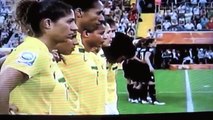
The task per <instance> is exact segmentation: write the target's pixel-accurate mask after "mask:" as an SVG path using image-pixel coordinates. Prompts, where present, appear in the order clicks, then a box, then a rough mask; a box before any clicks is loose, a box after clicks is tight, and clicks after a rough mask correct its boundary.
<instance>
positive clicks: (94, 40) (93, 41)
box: [88, 25, 105, 48]
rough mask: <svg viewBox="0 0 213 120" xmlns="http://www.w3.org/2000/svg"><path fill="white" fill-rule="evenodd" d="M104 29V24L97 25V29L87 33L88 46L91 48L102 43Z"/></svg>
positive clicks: (98, 46) (97, 46)
mask: <svg viewBox="0 0 213 120" xmlns="http://www.w3.org/2000/svg"><path fill="white" fill-rule="evenodd" d="M104 31H105V26H103V25H99V27H98V29H97V30H95V31H94V32H92V33H89V41H88V43H89V44H90V47H92V48H100V47H102V45H103V43H104V41H105V40H104V39H103V35H104Z"/></svg>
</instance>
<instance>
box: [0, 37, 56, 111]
mask: <svg viewBox="0 0 213 120" xmlns="http://www.w3.org/2000/svg"><path fill="white" fill-rule="evenodd" d="M52 58H53V57H52V54H50V52H49V50H48V48H47V47H46V45H45V44H44V43H43V42H41V41H40V40H38V39H36V38H33V37H26V38H25V41H24V42H23V43H22V44H20V45H19V46H18V47H17V48H16V49H15V50H13V52H12V53H11V54H10V55H8V57H7V59H6V61H5V62H4V64H3V68H2V70H3V69H4V68H6V67H10V68H14V69H16V70H19V71H21V72H23V73H25V74H27V75H28V76H29V80H27V81H26V82H25V83H22V84H21V85H18V86H17V87H16V88H14V90H13V91H12V92H11V93H10V99H9V102H10V104H15V105H16V106H17V107H18V109H19V112H20V113H25V114H50V113H51V105H50V103H51V102H50V95H51V93H52V92H53V90H54V88H55V86H56V84H57V82H56V81H55V80H54V76H53V72H52V62H53V60H52Z"/></svg>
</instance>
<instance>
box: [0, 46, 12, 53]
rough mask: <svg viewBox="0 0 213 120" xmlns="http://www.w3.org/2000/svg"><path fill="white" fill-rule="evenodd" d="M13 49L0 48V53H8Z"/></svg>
mask: <svg viewBox="0 0 213 120" xmlns="http://www.w3.org/2000/svg"><path fill="white" fill-rule="evenodd" d="M12 51H13V48H0V54H4V55H8V54H10V53H11V52H12Z"/></svg>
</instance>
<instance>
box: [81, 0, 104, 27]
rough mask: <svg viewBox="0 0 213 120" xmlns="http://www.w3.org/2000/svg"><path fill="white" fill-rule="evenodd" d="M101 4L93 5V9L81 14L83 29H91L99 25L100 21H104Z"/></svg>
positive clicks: (99, 2)
mask: <svg viewBox="0 0 213 120" xmlns="http://www.w3.org/2000/svg"><path fill="white" fill-rule="evenodd" d="M103 8H104V7H103V4H102V2H101V1H98V2H96V3H95V4H94V8H91V9H89V10H88V11H86V12H83V15H82V24H83V26H84V27H89V28H90V27H91V26H95V25H100V24H101V21H104V16H103Z"/></svg>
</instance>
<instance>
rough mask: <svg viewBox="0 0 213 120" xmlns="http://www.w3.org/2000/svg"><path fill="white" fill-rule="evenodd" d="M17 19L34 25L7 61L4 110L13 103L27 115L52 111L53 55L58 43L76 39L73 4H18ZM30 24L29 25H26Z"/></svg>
mask: <svg viewBox="0 0 213 120" xmlns="http://www.w3.org/2000/svg"><path fill="white" fill-rule="evenodd" d="M16 16H17V19H18V21H19V23H20V24H21V26H23V27H24V28H30V30H29V31H31V32H32V34H31V35H32V36H28V37H26V38H25V40H24V42H23V43H22V44H21V45H19V46H18V47H17V48H16V49H15V50H14V51H13V52H12V53H11V54H10V55H9V56H8V57H7V59H6V61H5V62H4V64H3V66H2V69H1V73H0V113H1V114H8V113H9V103H13V104H15V105H16V106H17V108H18V109H19V112H20V113H24V114H51V105H50V104H51V100H50V95H51V93H52V92H53V90H54V88H55V86H56V85H57V84H58V82H57V81H56V80H55V79H54V71H53V69H52V66H53V64H54V63H53V56H52V54H51V53H50V51H52V50H53V49H54V48H55V47H56V45H57V44H58V43H61V42H65V41H66V40H67V39H70V38H71V39H72V37H73V31H72V29H71V28H72V27H76V24H75V19H74V12H73V11H72V8H71V6H69V5H67V4H65V3H63V2H61V1H57V0H51V1H50V0H43V1H40V2H38V1H27V0H23V1H21V2H20V3H19V4H18V7H17V12H16ZM26 25H28V26H27V27H26Z"/></svg>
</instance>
